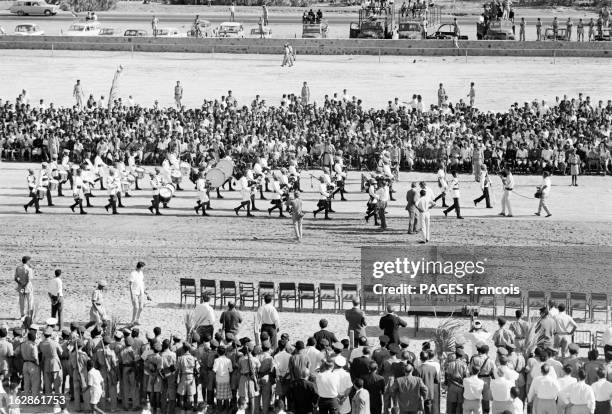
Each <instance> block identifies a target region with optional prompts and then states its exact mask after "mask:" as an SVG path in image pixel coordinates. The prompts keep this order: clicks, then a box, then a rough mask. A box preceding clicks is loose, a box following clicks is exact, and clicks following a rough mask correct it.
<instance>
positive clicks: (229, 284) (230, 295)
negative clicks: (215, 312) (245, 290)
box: [219, 280, 238, 306]
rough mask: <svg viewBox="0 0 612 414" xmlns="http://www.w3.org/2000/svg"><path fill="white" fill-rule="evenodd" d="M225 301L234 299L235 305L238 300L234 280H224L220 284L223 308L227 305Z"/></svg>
mask: <svg viewBox="0 0 612 414" xmlns="http://www.w3.org/2000/svg"><path fill="white" fill-rule="evenodd" d="M225 299H233V300H234V304H235V303H236V302H237V299H238V290H237V289H236V282H234V281H233V280H222V281H220V282H219V300H220V302H221V306H223V305H225Z"/></svg>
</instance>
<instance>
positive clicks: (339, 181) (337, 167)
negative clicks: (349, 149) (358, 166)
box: [332, 151, 346, 201]
mask: <svg viewBox="0 0 612 414" xmlns="http://www.w3.org/2000/svg"><path fill="white" fill-rule="evenodd" d="M343 170H344V162H343V160H342V151H338V155H337V156H336V162H335V164H334V179H335V181H336V189H335V190H334V192H333V193H332V197H333V196H334V195H336V194H337V193H340V200H342V201H346V198H344V194H345V193H346V192H345V191H344V180H346V172H344V171H343Z"/></svg>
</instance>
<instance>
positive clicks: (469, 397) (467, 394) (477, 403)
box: [463, 366, 484, 414]
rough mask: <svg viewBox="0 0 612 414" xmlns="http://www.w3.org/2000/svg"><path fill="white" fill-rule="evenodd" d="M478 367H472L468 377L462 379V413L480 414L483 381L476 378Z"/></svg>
mask: <svg viewBox="0 0 612 414" xmlns="http://www.w3.org/2000/svg"><path fill="white" fill-rule="evenodd" d="M478 372H480V369H478V367H474V366H473V367H472V372H471V374H472V375H470V376H469V377H467V378H464V379H463V413H464V414H482V404H481V402H482V390H483V389H484V381H483V380H481V379H480V378H478Z"/></svg>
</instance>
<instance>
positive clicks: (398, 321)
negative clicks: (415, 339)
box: [378, 305, 408, 344]
mask: <svg viewBox="0 0 612 414" xmlns="http://www.w3.org/2000/svg"><path fill="white" fill-rule="evenodd" d="M406 326H408V324H407V323H406V321H405V320H403V319H402V318H400V317H399V316H397V315H396V314H395V313H394V312H393V306H392V305H387V313H386V314H385V315H384V316H383V317H381V318H380V322H379V323H378V327H379V328H380V329H382V330H383V334H384V335H386V336H387V337H388V338H389V344H399V337H400V336H399V328H400V327H406Z"/></svg>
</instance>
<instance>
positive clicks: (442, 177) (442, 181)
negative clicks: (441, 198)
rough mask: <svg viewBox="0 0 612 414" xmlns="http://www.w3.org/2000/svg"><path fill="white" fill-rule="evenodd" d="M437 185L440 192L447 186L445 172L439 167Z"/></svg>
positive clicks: (444, 190)
mask: <svg viewBox="0 0 612 414" xmlns="http://www.w3.org/2000/svg"><path fill="white" fill-rule="evenodd" d="M438 187H440V191H442V192H446V189H447V188H448V183H447V182H446V173H445V172H444V170H443V169H441V168H440V169H439V170H438Z"/></svg>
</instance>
